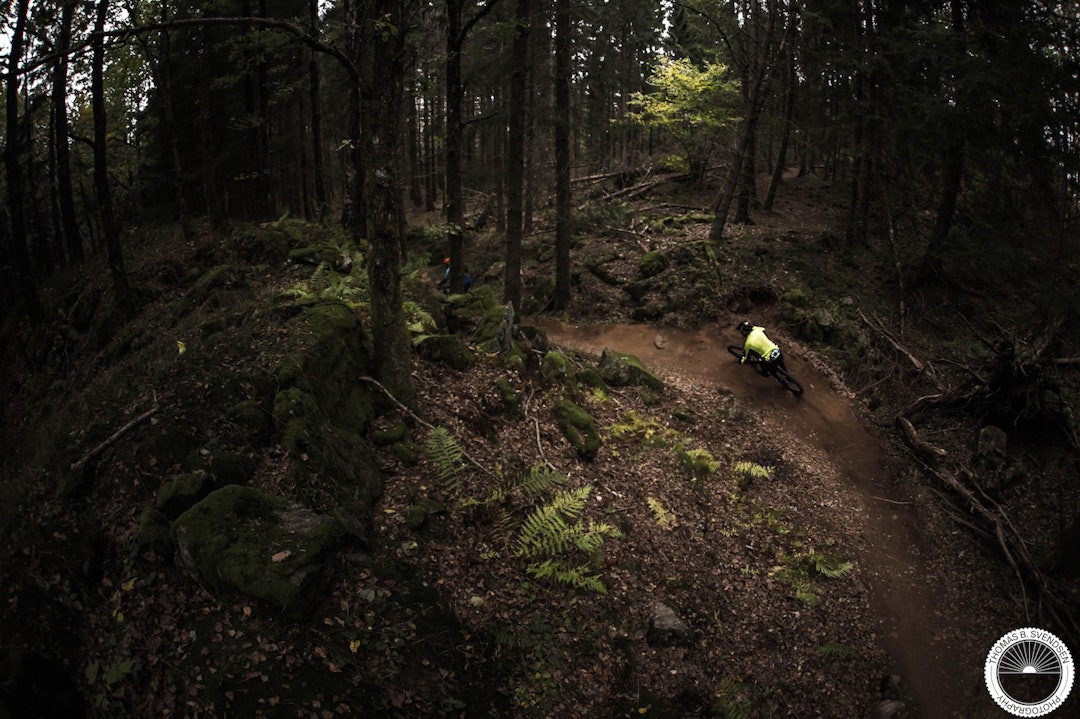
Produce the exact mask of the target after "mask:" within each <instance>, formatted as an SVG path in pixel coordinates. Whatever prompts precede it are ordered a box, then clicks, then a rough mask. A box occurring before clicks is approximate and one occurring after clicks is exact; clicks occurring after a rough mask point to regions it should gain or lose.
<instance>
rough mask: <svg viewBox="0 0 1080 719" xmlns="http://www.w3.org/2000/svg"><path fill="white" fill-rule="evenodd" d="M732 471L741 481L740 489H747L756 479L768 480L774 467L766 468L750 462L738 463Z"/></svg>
mask: <svg viewBox="0 0 1080 719" xmlns="http://www.w3.org/2000/svg"><path fill="white" fill-rule="evenodd" d="M732 469H733V470H734V472H735V476H736V478H737V479H738V480H739V489H746V488H747V487H749V486H750V485H751V484H752V483H753V482H754V480H755V479H768V478H769V477H771V476H772V473H773V468H772V467H765V466H762V465H760V464H757V463H755V462H748V461H740V462H736V463H735V466H734V467H732Z"/></svg>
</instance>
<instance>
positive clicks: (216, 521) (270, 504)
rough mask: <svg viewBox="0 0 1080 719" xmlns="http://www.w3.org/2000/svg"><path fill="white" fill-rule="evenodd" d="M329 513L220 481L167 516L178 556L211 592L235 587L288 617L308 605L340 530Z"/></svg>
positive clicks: (340, 536) (318, 588) (303, 611)
mask: <svg viewBox="0 0 1080 719" xmlns="http://www.w3.org/2000/svg"><path fill="white" fill-rule="evenodd" d="M345 534H346V533H345V531H344V528H343V527H342V525H341V523H340V522H339V521H338V520H336V519H334V518H333V517H329V516H327V515H321V514H316V513H315V512H313V511H311V510H310V509H307V508H305V507H301V506H300V505H297V504H292V503H290V502H288V501H287V500H286V499H284V498H283V497H277V496H274V495H271V494H267V493H265V492H262V491H260V490H257V489H254V488H251V487H241V486H238V485H229V486H227V487H222V488H221V489H218V490H216V491H214V492H212V493H211V494H210V495H208V496H207V497H206V498H205V499H203V500H202V501H201V502H199V503H198V504H196V505H195V506H194V507H192V508H191V509H189V510H188V511H187V512H184V513H183V514H182V515H180V517H178V518H177V519H176V520H175V521H174V522H173V524H172V528H171V535H172V539H173V543H174V544H175V546H176V558H177V562H178V563H179V565H180V566H181V567H183V568H184V569H185V570H186V571H188V572H189V573H190V574H191V575H192V576H193V577H194V578H195V579H196V580H197V581H198V582H199V583H200V584H201V585H202V586H204V587H206V588H207V589H208V590H210V591H211V592H214V593H215V594H227V593H229V592H238V593H240V594H242V595H244V596H246V597H250V598H252V599H255V600H259V601H262V602H265V603H266V604H268V605H270V606H271V607H273V608H274V609H275V610H276V611H278V612H280V613H282V614H283V615H284V616H286V617H289V618H292V619H302V618H304V617H305V616H307V614H308V613H309V612H310V610H311V608H312V607H313V606H314V603H315V600H316V599H317V598H318V595H319V592H320V591H321V589H322V588H323V586H324V584H323V580H324V578H325V576H326V573H327V572H326V564H327V561H328V560H329V558H330V557H331V555H332V553H333V551H334V550H335V549H336V548H337V547H338V546H339V544H340V543H341V541H342V539H343V537H344V536H345Z"/></svg>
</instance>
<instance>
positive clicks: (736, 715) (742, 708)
mask: <svg viewBox="0 0 1080 719" xmlns="http://www.w3.org/2000/svg"><path fill="white" fill-rule="evenodd" d="M748 693H749V692H748V690H747V687H746V686H744V685H743V684H741V683H739V682H737V681H735V680H734V679H729V678H727V677H725V678H724V679H722V680H721V681H720V689H719V691H718V692H717V693H716V696H715V698H714V700H713V706H712V710H713V715H714V716H717V717H721V719H748V718H749V717H750V710H751V709H752V708H753V705H752V703H751V701H750V698H749V696H748Z"/></svg>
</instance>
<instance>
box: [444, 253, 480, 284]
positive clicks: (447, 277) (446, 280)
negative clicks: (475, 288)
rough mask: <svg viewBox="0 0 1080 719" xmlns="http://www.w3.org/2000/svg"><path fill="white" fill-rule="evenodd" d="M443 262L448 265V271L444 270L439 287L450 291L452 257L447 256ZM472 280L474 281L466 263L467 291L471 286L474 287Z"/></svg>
mask: <svg viewBox="0 0 1080 719" xmlns="http://www.w3.org/2000/svg"><path fill="white" fill-rule="evenodd" d="M443 264H444V265H446V272H443V276H442V279H441V280H439V289H440V290H442V291H443V292H449V291H450V258H449V257H447V258H446V259H444V260H443ZM472 282H473V280H472V275H471V274H469V267H468V266H467V265H466V267H465V291H466V292H468V291H469V288H470V287H472Z"/></svg>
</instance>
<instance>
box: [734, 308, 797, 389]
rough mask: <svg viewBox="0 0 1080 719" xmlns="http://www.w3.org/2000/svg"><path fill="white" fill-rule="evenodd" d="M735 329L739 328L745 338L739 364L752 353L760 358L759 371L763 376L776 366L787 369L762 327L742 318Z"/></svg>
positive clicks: (781, 356)
mask: <svg viewBox="0 0 1080 719" xmlns="http://www.w3.org/2000/svg"><path fill="white" fill-rule="evenodd" d="M735 329H737V330H739V332H741V333H742V335H743V337H745V338H746V342H745V343H743V355H742V357H741V358H740V359H739V363H740V364H744V363H745V362H746V359H747V357H749V356H750V354H751V353H753V354H755V355H757V356H758V357H760V358H761V362H760V363H759V364H760V370H759V371H760V372H761V374H763V375H764V376H766V377H768V376H769V375H771V374H772V373H773V370H775V369H776V368H777V367H779V368H780V369H782V370H784V371H785V372H786V371H787V367H785V366H784V357H783V355H782V354H780V348H779V347H777V346H776V343H775V342H773V341H772V340H771V339H769V336H768V335H767V334H765V328H764V327H757V326H755V325H752V324H750V323H749V322H747V321H746V320H743V321H742V322H740V323H739V324H737V325H735Z"/></svg>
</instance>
